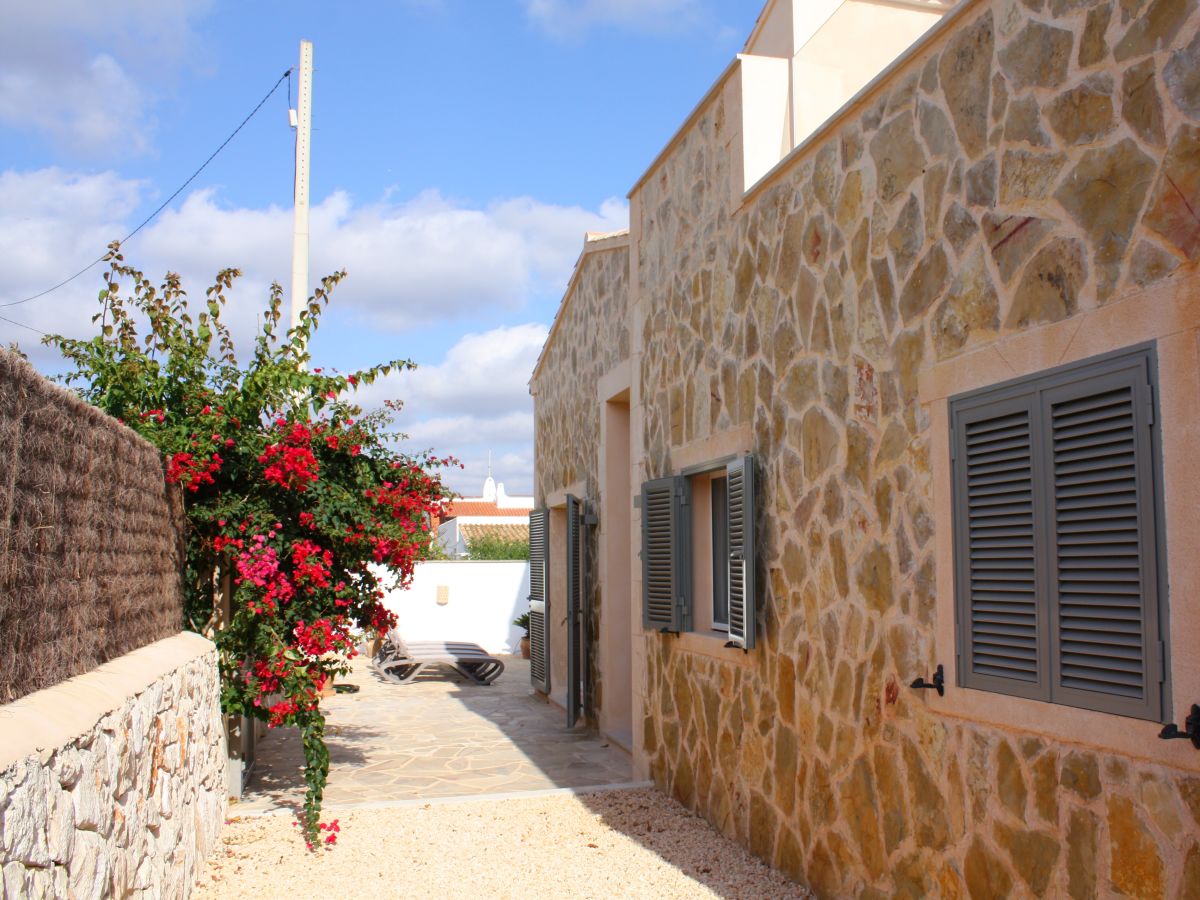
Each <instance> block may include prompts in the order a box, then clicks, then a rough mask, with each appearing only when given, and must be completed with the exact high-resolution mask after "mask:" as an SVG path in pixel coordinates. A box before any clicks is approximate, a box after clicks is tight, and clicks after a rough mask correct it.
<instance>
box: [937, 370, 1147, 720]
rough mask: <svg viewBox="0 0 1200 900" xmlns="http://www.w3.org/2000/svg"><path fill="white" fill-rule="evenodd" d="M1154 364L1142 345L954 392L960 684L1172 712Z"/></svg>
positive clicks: (1108, 707)
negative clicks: (987, 386)
mask: <svg viewBox="0 0 1200 900" xmlns="http://www.w3.org/2000/svg"><path fill="white" fill-rule="evenodd" d="M1153 374H1154V364H1153V351H1152V350H1151V349H1149V348H1140V349H1136V350H1130V351H1122V352H1119V353H1114V354H1109V355H1107V356H1104V357H1100V358H1097V359H1094V360H1089V361H1086V362H1084V363H1080V364H1074V365H1070V366H1065V367H1063V368H1060V369H1055V370H1053V371H1050V372H1046V373H1043V374H1041V375H1038V376H1036V377H1033V378H1026V379H1022V380H1020V381H1018V382H1014V383H1011V384H1008V385H1000V386H998V387H997V388H994V389H992V390H989V391H985V392H982V393H980V394H974V395H969V396H967V397H965V398H958V399H956V400H954V401H953V402H952V404H951V417H952V445H951V456H952V459H953V467H954V503H955V509H954V513H955V535H954V541H955V566H956V573H955V577H956V579H957V582H956V604H957V606H956V613H957V619H958V626H957V627H958V648H959V666H958V672H959V676H958V677H959V683H960V684H962V685H964V686H966V687H971V688H979V689H983V690H992V691H997V692H1001V693H1007V694H1015V695H1017V696H1022V697H1032V698H1036V699H1042V700H1048V701H1051V702H1054V703H1062V704H1066V705H1070V706H1077V707H1082V708H1085V709H1095V710H1100V711H1102V712H1110V713H1115V714H1119V715H1127V716H1134V717H1137V718H1144V719H1161V717H1162V715H1163V713H1164V706H1165V696H1166V648H1165V645H1164V643H1163V634H1162V621H1161V619H1162V616H1163V611H1162V598H1161V597H1160V578H1161V576H1160V568H1161V565H1162V563H1161V558H1162V554H1163V546H1162V539H1161V536H1160V534H1161V533H1160V528H1159V517H1160V514H1161V501H1160V486H1159V485H1158V483H1157V474H1156V473H1157V470H1158V465H1159V464H1158V462H1157V459H1158V447H1157V433H1156V431H1155V424H1154V420H1155V414H1154V395H1153Z"/></svg>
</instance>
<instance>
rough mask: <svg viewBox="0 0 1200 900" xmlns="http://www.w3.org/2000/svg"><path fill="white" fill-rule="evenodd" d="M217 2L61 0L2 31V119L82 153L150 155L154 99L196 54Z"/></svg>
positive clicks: (30, 8)
mask: <svg viewBox="0 0 1200 900" xmlns="http://www.w3.org/2000/svg"><path fill="white" fill-rule="evenodd" d="M210 3H211V0H108V2H105V3H97V2H94V0H55V2H51V3H37V4H25V5H24V6H22V8H21V11H20V13H19V14H10V15H8V16H5V17H4V22H3V27H2V28H0V122H3V123H4V124H6V125H9V126H12V127H14V128H18V129H21V130H28V131H34V132H38V133H41V134H42V135H44V136H46V137H47V138H49V139H50V140H51V141H52V142H53V143H54V144H55V145H56V146H58V147H60V148H62V149H64V150H66V151H68V152H70V153H72V154H73V155H76V156H82V157H95V156H99V157H112V156H115V155H117V154H120V155H121V156H128V155H133V154H140V153H144V152H146V151H147V150H148V149H149V147H150V143H151V139H152V135H153V130H154V122H153V118H152V116H151V115H150V112H149V107H150V105H151V103H152V100H153V98H152V97H151V96H149V95H148V94H147V93H146V92H145V91H144V90H142V89H141V88H139V87H138V82H142V83H146V82H147V81H148V80H150V81H152V82H153V83H155V84H159V85H162V84H164V83H169V82H170V80H171V78H172V76H173V74H174V73H175V72H176V71H177V70H178V69H179V67H180V66H181V65H183V64H184V62H185V61H186V60H187V59H188V58H189V56H190V53H191V49H192V45H193V44H194V42H195V38H194V36H193V34H192V31H191V23H192V21H193V20H194V19H195V18H196V17H198V16H199V15H201V14H202V13H203V12H205V11H206V10H207V8H208V6H209V5H210Z"/></svg>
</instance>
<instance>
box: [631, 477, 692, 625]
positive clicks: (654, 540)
mask: <svg viewBox="0 0 1200 900" xmlns="http://www.w3.org/2000/svg"><path fill="white" fill-rule="evenodd" d="M686 491H687V483H686V481H685V480H684V479H683V478H681V477H679V476H674V477H670V478H659V479H656V480H654V481H647V482H646V483H645V484H643V485H642V625H643V627H645V628H649V629H653V630H655V631H669V632H680V631H683V630H685V629H687V628H688V627H690V609H689V607H690V591H689V589H688V588H689V581H690V574H691V559H690V554H689V546H690V533H689V532H690V523H688V522H687V520H686V519H685V515H684V514H685V510H684V506H685V500H686Z"/></svg>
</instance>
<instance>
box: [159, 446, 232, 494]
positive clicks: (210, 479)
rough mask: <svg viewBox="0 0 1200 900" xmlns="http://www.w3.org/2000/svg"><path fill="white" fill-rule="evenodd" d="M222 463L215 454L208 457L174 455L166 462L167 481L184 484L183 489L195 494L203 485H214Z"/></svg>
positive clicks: (189, 454)
mask: <svg viewBox="0 0 1200 900" xmlns="http://www.w3.org/2000/svg"><path fill="white" fill-rule="evenodd" d="M224 462H225V460H223V459H222V458H221V457H220V456H218V455H217V454H216V453H214V454H213V455H212V456H208V457H199V456H193V455H192V454H191V453H176V454H175V455H174V456H172V457H171V459H170V460H169V461H168V462H167V481H169V482H171V484H178V483H180V482H184V487H186V488H187V489H188V490H189V491H191V492H192V493H195V492H196V491H198V490H200V488H201V487H202V486H203V485H206V484H216V479H215V478H214V476H215V475H216V474H217V473H218V472H220V471H221V464H222V463H224Z"/></svg>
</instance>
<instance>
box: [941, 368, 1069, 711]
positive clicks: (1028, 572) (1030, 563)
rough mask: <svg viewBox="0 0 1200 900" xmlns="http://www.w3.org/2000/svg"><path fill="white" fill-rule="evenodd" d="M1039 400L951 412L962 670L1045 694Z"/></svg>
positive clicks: (1011, 689) (979, 681)
mask: <svg viewBox="0 0 1200 900" xmlns="http://www.w3.org/2000/svg"><path fill="white" fill-rule="evenodd" d="M1034 401H1035V394H1033V393H1032V392H1029V391H1026V392H1025V393H1024V394H1022V395H1020V396H1016V397H1010V398H1008V399H1004V400H998V401H992V402H983V403H976V404H972V405H970V406H962V407H959V408H957V409H955V411H954V424H953V431H954V433H953V440H954V445H953V450H952V454H953V457H954V462H955V465H954V474H955V492H954V493H955V503H956V507H957V508H956V510H955V512H956V515H955V527H956V530H957V534H956V536H955V537H956V541H955V543H956V546H957V551H958V552H957V554H956V563H957V572H956V577H957V582H958V584H957V592H956V595H957V601H958V629H959V649H960V664H959V666H958V673H959V681H960V683H961V684H963V685H964V686H966V687H972V688H980V689H983V690H995V691H1000V692H1003V693H1008V694H1016V695H1018V696H1022V697H1033V698H1041V699H1048V698H1049V693H1048V691H1049V680H1048V678H1047V677H1046V676H1047V665H1046V656H1047V653H1046V647H1045V642H1044V641H1043V640H1042V635H1044V634H1046V628H1047V626H1046V621H1045V620H1046V604H1045V602H1044V590H1041V591H1040V590H1039V584H1038V571H1039V566H1038V561H1037V556H1038V541H1037V532H1038V521H1037V516H1036V511H1037V506H1038V503H1037V497H1036V494H1037V493H1038V479H1037V473H1038V469H1039V466H1038V461H1037V446H1038V443H1039V442H1038V441H1037V440H1036V434H1035V429H1036V427H1037V416H1036V414H1035V409H1034Z"/></svg>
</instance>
